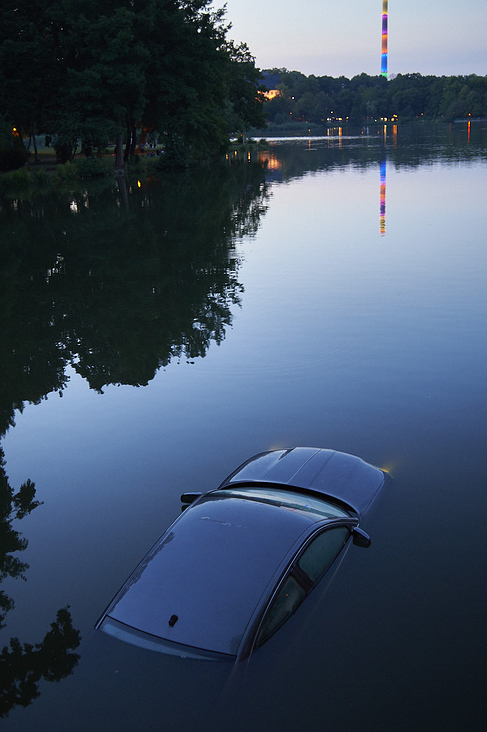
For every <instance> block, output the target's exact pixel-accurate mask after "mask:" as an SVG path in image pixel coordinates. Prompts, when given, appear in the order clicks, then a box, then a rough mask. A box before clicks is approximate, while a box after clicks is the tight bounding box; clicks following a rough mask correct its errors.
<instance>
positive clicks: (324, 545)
mask: <svg viewBox="0 0 487 732" xmlns="http://www.w3.org/2000/svg"><path fill="white" fill-rule="evenodd" d="M349 536H350V531H349V530H348V529H347V527H346V526H337V527H336V528H333V529H328V530H327V531H323V532H322V533H321V534H319V535H318V536H317V537H316V539H314V540H313V541H312V542H311V544H310V545H309V546H308V547H307V549H305V551H304V552H303V554H302V555H301V557H300V558H299V560H298V567H299V569H300V570H301V571H303V572H304V573H305V574H306V575H307V576H308V577H309V579H310V580H311V581H312V582H317V581H318V580H319V578H320V577H321V575H322V574H323V572H324V571H325V570H326V569H327V567H329V566H330V564H331V563H332V562H333V560H334V559H335V557H336V556H337V555H338V554H339V553H340V550H341V549H342V547H343V546H344V544H345V543H346V541H347V539H348V537H349Z"/></svg>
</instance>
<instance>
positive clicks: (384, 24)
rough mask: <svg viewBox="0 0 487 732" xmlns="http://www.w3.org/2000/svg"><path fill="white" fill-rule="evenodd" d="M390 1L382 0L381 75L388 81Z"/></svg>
mask: <svg viewBox="0 0 487 732" xmlns="http://www.w3.org/2000/svg"><path fill="white" fill-rule="evenodd" d="M387 6H388V0H382V54H381V57H380V73H381V76H385V77H386V79H387V16H388V11H387Z"/></svg>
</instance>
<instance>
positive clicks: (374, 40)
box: [214, 0, 487, 78]
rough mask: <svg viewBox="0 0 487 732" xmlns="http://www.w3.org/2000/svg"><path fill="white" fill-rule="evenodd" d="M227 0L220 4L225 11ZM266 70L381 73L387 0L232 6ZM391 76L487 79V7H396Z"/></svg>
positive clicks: (483, 2) (433, 0) (237, 33)
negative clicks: (412, 75) (473, 76)
mask: <svg viewBox="0 0 487 732" xmlns="http://www.w3.org/2000/svg"><path fill="white" fill-rule="evenodd" d="M222 5H223V0H221V1H219V0H214V6H215V7H221V6H222ZM226 5H227V15H226V18H227V22H231V23H232V29H231V30H230V33H229V37H230V38H232V39H233V40H234V41H237V42H240V41H245V42H246V43H247V44H248V46H249V48H250V51H251V52H252V54H253V55H254V56H255V57H256V64H257V66H258V67H259V68H262V69H266V68H272V67H274V66H277V67H282V66H284V67H286V68H287V69H290V70H296V71H302V72H303V73H304V74H306V75H309V74H315V75H316V76H324V75H327V76H340V75H343V76H347V77H349V78H351V77H352V76H355V75H356V74H360V73H362V72H363V71H364V72H365V73H367V74H370V75H376V74H379V73H380V50H381V15H382V0H348V1H347V2H336V1H333V2H332V0H226ZM388 71H389V74H398V73H403V74H406V73H413V72H420V73H421V74H424V75H426V74H434V75H435V76H442V75H445V76H452V75H455V76H456V75H459V74H478V75H480V76H485V75H487V0H469V2H468V3H463V2H461V0H441V1H440V0H430V2H429V3H427V2H425V1H424V0H389V64H388Z"/></svg>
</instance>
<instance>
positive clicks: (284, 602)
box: [257, 575, 306, 646]
mask: <svg viewBox="0 0 487 732" xmlns="http://www.w3.org/2000/svg"><path fill="white" fill-rule="evenodd" d="M305 595H306V590H305V589H304V587H302V586H301V585H300V583H299V582H298V581H297V580H296V579H295V578H294V577H293V576H292V575H289V576H288V577H287V578H286V579H285V580H284V582H283V584H282V587H281V589H280V590H279V592H278V593H277V595H276V596H275V598H274V601H273V603H272V605H271V607H270V609H269V611H268V613H267V616H266V618H265V620H264V624H263V625H262V628H261V630H260V633H259V635H258V638H257V645H258V646H260V645H262V643H264V641H266V640H267V638H269V637H270V636H271V635H272V634H273V633H274V632H275V631H276V630H277V629H278V628H279V627H280V626H281V625H282V624H283V623H284V622H285V621H286V620H287V619H288V618H289V616H290V615H292V614H293V612H294V611H295V610H296V608H297V607H298V605H299V604H300V602H301V601H302V600H303V598H304V596H305Z"/></svg>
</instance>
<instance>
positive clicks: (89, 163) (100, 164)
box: [76, 157, 113, 178]
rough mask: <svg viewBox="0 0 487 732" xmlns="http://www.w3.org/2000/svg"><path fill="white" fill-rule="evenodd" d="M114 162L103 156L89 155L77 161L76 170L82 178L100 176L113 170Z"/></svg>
mask: <svg viewBox="0 0 487 732" xmlns="http://www.w3.org/2000/svg"><path fill="white" fill-rule="evenodd" d="M112 169H113V163H112V162H111V161H110V160H104V159H103V158H95V157H88V158H85V159H84V160H77V161H76V170H77V173H78V175H79V176H80V177H81V178H100V177H102V176H105V175H109V174H110V173H111V172H112Z"/></svg>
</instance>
